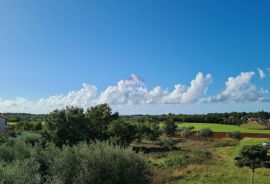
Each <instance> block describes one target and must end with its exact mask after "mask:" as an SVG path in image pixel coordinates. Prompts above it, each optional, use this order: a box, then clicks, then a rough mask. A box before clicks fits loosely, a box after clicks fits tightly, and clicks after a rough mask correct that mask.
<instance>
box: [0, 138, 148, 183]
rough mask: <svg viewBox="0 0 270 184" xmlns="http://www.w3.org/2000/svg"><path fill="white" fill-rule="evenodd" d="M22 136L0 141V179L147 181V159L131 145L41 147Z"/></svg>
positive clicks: (8, 180)
mask: <svg viewBox="0 0 270 184" xmlns="http://www.w3.org/2000/svg"><path fill="white" fill-rule="evenodd" d="M25 137H27V136H25V135H24V136H23V135H21V136H18V137H17V138H9V139H8V141H7V142H5V143H4V144H2V145H0V183H5V184H13V183H14V184H21V183H30V184H41V183H47V184H49V183H51V184H55V183H57V184H60V183H61V184H73V183H74V184H84V183H95V184H101V183H102V184H103V183H105V184H118V183H119V184H121V183H123V184H124V183H131V184H137V183H138V184H144V183H145V184H147V183H150V175H151V172H150V168H149V166H148V164H147V162H146V161H145V160H144V158H142V157H141V156H140V155H138V154H136V153H134V152H132V150H131V149H123V148H121V147H118V146H112V145H109V144H108V143H100V142H98V143H94V144H87V143H81V144H78V145H76V146H69V145H67V146H63V147H62V148H59V147H57V146H55V145H54V144H53V143H48V144H46V145H44V146H45V147H42V146H41V145H40V144H35V145H33V144H31V143H26V141H27V139H25Z"/></svg>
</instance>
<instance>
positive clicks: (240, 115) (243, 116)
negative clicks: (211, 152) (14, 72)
mask: <svg viewBox="0 0 270 184" xmlns="http://www.w3.org/2000/svg"><path fill="white" fill-rule="evenodd" d="M4 115H5V116H7V117H9V121H10V122H20V121H29V120H34V121H37V120H45V119H46V118H47V116H48V115H45V114H40V115H35V114H26V113H4ZM121 117H122V118H123V119H125V120H131V121H138V122H168V121H171V120H173V121H174V122H198V123H218V124H233V125H236V124H242V123H244V122H247V121H248V119H249V118H256V119H258V120H260V121H261V122H267V121H269V119H270V112H265V111H260V112H254V113H253V112H250V113H247V112H231V113H209V114H195V115H192V114H167V115H166V114H163V115H131V116H121Z"/></svg>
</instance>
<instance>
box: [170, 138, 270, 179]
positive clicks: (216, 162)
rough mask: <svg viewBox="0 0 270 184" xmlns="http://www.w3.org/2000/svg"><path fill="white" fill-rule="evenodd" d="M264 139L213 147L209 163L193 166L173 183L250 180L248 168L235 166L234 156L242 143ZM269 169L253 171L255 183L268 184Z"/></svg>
mask: <svg viewBox="0 0 270 184" xmlns="http://www.w3.org/2000/svg"><path fill="white" fill-rule="evenodd" d="M264 141H266V139H252V138H245V139H244V140H242V141H241V142H240V143H239V144H237V145H236V146H229V147H219V148H213V149H212V153H213V156H214V158H213V160H212V161H210V162H209V163H206V164H202V165H195V166H193V170H192V171H190V172H189V173H188V174H186V175H185V176H183V179H180V180H178V181H175V182H172V183H173V184H178V183H179V184H180V183H181V184H190V183H192V184H210V183H211V184H232V183H233V184H246V183H249V182H250V176H251V172H250V170H249V169H248V168H241V169H240V168H237V167H236V166H235V165H234V158H235V156H237V155H238V153H239V151H240V149H241V148H242V147H243V146H244V145H251V144H261V143H262V142H264ZM269 180H270V170H269V169H257V170H256V171H255V183H260V184H268V183H269Z"/></svg>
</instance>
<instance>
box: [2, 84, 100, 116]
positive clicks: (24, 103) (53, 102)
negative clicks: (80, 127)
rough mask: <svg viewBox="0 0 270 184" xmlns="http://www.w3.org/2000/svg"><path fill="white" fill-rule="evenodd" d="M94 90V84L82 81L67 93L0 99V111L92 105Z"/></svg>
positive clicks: (40, 111) (26, 110) (33, 110)
mask: <svg viewBox="0 0 270 184" xmlns="http://www.w3.org/2000/svg"><path fill="white" fill-rule="evenodd" d="M96 92H97V89H96V87H95V86H93V85H89V84H86V83H84V84H83V86H82V88H81V89H80V90H78V91H71V92H69V93H68V94H67V95H63V94H62V95H55V96H50V97H48V98H42V99H40V100H38V101H31V100H28V99H25V98H22V97H18V98H16V99H12V100H4V99H0V111H2V112H31V113H47V112H50V111H52V110H54V109H61V108H64V107H65V106H80V107H89V106H90V105H93V101H94V99H95V97H96Z"/></svg>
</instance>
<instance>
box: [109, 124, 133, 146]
mask: <svg viewBox="0 0 270 184" xmlns="http://www.w3.org/2000/svg"><path fill="white" fill-rule="evenodd" d="M109 133H110V136H111V137H113V138H114V140H115V141H116V143H117V144H118V145H120V146H123V147H127V146H128V145H129V144H130V143H131V142H132V141H134V140H135V139H136V125H134V124H132V123H130V122H126V121H123V120H120V119H119V120H115V121H113V122H112V123H111V124H110V125H109Z"/></svg>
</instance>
